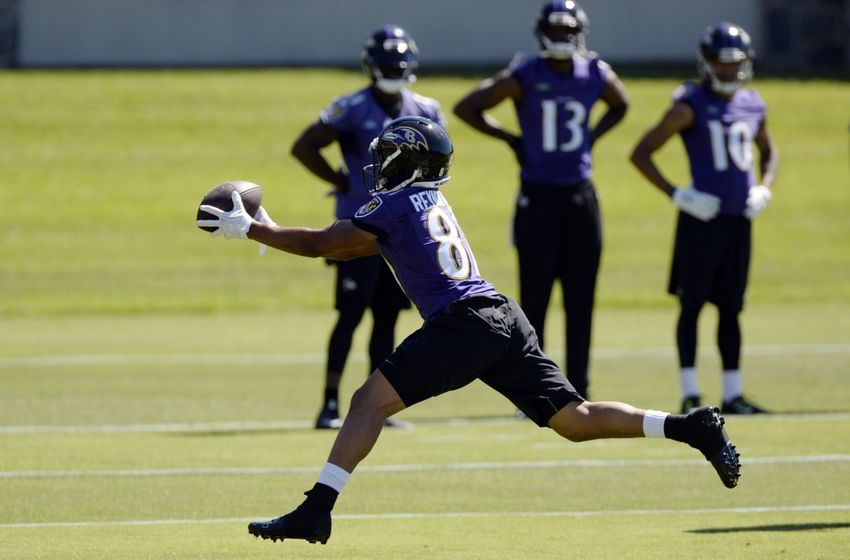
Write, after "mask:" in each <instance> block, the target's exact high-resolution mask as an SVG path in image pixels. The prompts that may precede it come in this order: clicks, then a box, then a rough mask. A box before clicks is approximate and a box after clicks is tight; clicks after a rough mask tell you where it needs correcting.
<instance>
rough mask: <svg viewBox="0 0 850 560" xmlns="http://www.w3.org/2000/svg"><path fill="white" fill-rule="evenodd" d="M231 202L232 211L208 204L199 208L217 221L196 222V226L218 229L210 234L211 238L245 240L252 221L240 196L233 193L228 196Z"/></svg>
mask: <svg viewBox="0 0 850 560" xmlns="http://www.w3.org/2000/svg"><path fill="white" fill-rule="evenodd" d="M230 198H231V200H233V210H231V211H229V212H228V211H226V210H222V209H221V208H216V207H215V206H210V205H209V204H204V205H203V206H201V210H203V211H204V212H207V213H208V214H212V215H213V216H216V217H217V218H218V219H217V220H198V221H197V224H198V225H199V226H202V227H214V228H218V229H216V230H215V231H214V232H212V235H213V237H219V236H223V237H224V238H225V239H247V238H248V236H247V233H248V230H249V229H251V224H253V223H254V219H253V218H252V217H251V216H250V215H249V214H248V212H246V211H245V205H244V204H243V203H242V196H241V195H240V194H239V193H238V192H236V191H233V192H232V193H231V195H230Z"/></svg>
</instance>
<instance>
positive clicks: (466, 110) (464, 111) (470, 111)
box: [452, 98, 481, 122]
mask: <svg viewBox="0 0 850 560" xmlns="http://www.w3.org/2000/svg"><path fill="white" fill-rule="evenodd" d="M452 112H453V113H454V114H455V116H456V117H457V118H459V119H460V120H462V121H464V122H469V121H470V120H472V119H473V118H475V115H476V114H480V112H481V111H479V110H478V109H477V108H475V107H474V106H473V105H472V103H470V101H469V99H468V98H466V99H461V100H460V101H458V102H457V103H456V104H455V106H454V108H453V109H452Z"/></svg>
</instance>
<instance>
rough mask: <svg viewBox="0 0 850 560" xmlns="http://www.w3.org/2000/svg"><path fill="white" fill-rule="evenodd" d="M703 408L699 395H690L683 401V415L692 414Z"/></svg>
mask: <svg viewBox="0 0 850 560" xmlns="http://www.w3.org/2000/svg"><path fill="white" fill-rule="evenodd" d="M701 406H702V398H701V397H700V396H699V395H690V396H688V397H685V398H684V399H682V414H690V413H691V412H693V411H694V410H696V409H698V408H699V407H701Z"/></svg>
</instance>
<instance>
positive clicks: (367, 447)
mask: <svg viewBox="0 0 850 560" xmlns="http://www.w3.org/2000/svg"><path fill="white" fill-rule="evenodd" d="M404 408H405V407H404V403H403V402H402V401H401V398H400V397H399V396H398V393H396V391H395V389H393V386H392V385H390V383H389V381H387V378H386V377H384V374H383V373H381V371H380V370H375V373H373V374H372V375H370V376H369V377H368V379H367V380H366V382H365V383H364V384H363V385H362V386H361V387H360V388H359V389H357V391H355V392H354V395H353V396H352V397H351V405H350V407H349V411H348V414H347V415H346V417H345V422H343V424H342V428H340V430H339V434H338V435H337V437H336V440H335V441H334V444H333V447H332V448H331V453H330V456H329V457H328V462H329V463H332V464H334V465H337V466H338V467H341V468H343V469H345V470H346V471H348V472H349V473H350V472H352V471H353V470H354V468H355V467H356V466H357V464H358V463H359V462H360V461H362V460H363V459H364V458H365V457H366V455H368V454H369V452H370V451H371V450H372V447H373V446H374V445H375V442H376V441H377V440H378V436H379V435H380V434H381V428H383V426H384V420H386V419H387V418H389V417H390V416H392V415H393V414H396V413H397V412H400V411H402V410H404Z"/></svg>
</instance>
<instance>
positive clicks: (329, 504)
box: [301, 482, 339, 511]
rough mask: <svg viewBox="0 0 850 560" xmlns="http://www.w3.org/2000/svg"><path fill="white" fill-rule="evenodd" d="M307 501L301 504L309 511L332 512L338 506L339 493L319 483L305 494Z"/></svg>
mask: <svg viewBox="0 0 850 560" xmlns="http://www.w3.org/2000/svg"><path fill="white" fill-rule="evenodd" d="M304 494H305V495H306V496H307V499H306V500H304V503H303V504H301V505H302V507H303V508H304V509H306V510H308V511H331V510H332V509H333V507H334V504H336V498H337V496H339V492H337V491H336V490H334V489H333V488H331V487H330V486H328V485H327V484H321V483H319V482H317V483H316V484H314V485H313V488H311V489H310V490H309V491H307V492H305V493H304Z"/></svg>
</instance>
